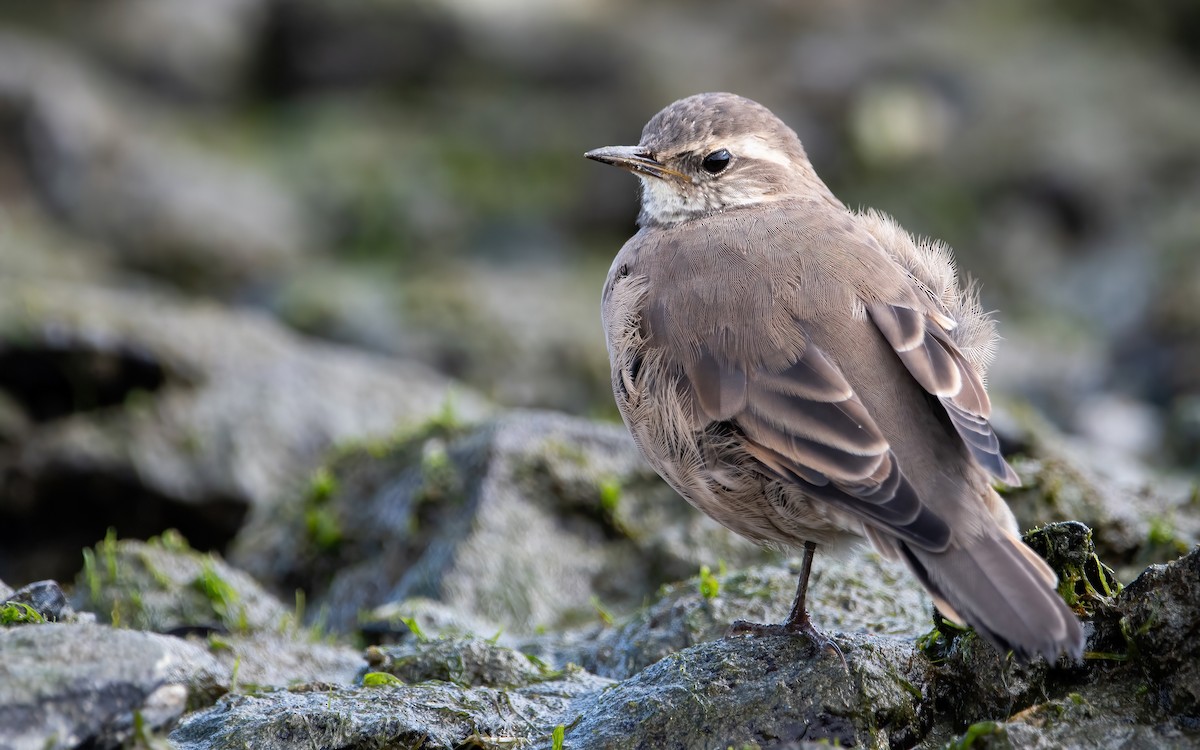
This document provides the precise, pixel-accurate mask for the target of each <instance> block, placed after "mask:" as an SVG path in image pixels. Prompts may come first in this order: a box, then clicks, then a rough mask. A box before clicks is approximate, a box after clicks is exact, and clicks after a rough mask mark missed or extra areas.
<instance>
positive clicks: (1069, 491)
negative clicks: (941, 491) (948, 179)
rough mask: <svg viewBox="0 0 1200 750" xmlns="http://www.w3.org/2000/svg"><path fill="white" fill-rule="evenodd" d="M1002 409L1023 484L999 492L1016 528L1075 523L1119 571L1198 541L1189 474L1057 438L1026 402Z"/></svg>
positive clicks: (1177, 552)
mask: <svg viewBox="0 0 1200 750" xmlns="http://www.w3.org/2000/svg"><path fill="white" fill-rule="evenodd" d="M1009 416H1010V417H1011V418H1012V420H1013V421H1012V422H1010V424H1009V425H1008V427H1007V428H1006V433H1007V434H1006V439H1008V438H1011V439H1012V441H1014V442H1015V443H1016V448H1017V453H1018V455H1017V456H1016V457H1015V458H1014V459H1013V461H1012V463H1013V466H1014V468H1015V469H1016V470H1017V473H1018V474H1019V475H1020V476H1021V479H1022V482H1023V483H1024V484H1023V485H1022V486H1021V487H1019V488H1013V489H1009V490H1006V491H1005V492H1004V497H1005V500H1007V501H1008V503H1009V506H1010V507H1011V508H1012V510H1013V513H1014V514H1015V515H1016V517H1017V519H1018V521H1019V522H1020V524H1021V525H1022V527H1024V528H1030V527H1033V526H1038V525H1041V524H1046V523H1053V522H1060V521H1071V520H1074V521H1079V522H1082V523H1084V524H1086V525H1088V526H1089V527H1091V528H1092V530H1093V537H1094V541H1095V544H1096V548H1097V550H1098V552H1099V554H1100V557H1101V558H1102V559H1104V560H1105V561H1107V562H1108V563H1109V564H1112V565H1113V566H1114V567H1116V568H1117V569H1118V570H1119V571H1120V572H1121V573H1122V574H1123V575H1126V576H1129V575H1131V574H1134V575H1135V574H1136V573H1137V572H1138V571H1140V570H1141V569H1142V568H1143V567H1145V566H1146V565H1147V564H1148V563H1153V562H1164V561H1166V560H1171V559H1174V558H1175V557H1178V556H1179V555H1181V554H1183V553H1184V552H1186V551H1187V550H1188V549H1189V548H1190V547H1191V546H1192V545H1193V544H1195V543H1196V542H1197V541H1200V516H1198V515H1197V514H1196V513H1195V511H1194V510H1193V508H1192V504H1191V503H1192V500H1191V498H1192V496H1193V483H1192V481H1191V480H1190V478H1188V477H1180V478H1178V479H1173V478H1171V477H1164V476H1156V475H1154V474H1152V473H1151V471H1150V470H1149V469H1148V468H1147V467H1146V466H1145V465H1143V464H1141V463H1139V462H1138V461H1136V460H1134V459H1132V458H1131V457H1129V456H1128V455H1124V454H1113V453H1112V452H1109V451H1104V450H1103V449H1102V448H1100V447H1098V446H1096V445H1094V444H1091V443H1085V442H1082V441H1080V440H1078V439H1070V438H1067V437H1065V436H1064V435H1062V434H1061V433H1059V432H1058V431H1057V430H1056V429H1055V428H1054V427H1052V426H1051V425H1049V424H1048V423H1047V422H1046V421H1045V420H1044V419H1042V418H1041V417H1040V416H1038V415H1037V414H1035V413H1033V412H1031V411H1029V410H1028V409H1025V410H1011V411H1010V412H1009ZM1014 428H1015V429H1014Z"/></svg>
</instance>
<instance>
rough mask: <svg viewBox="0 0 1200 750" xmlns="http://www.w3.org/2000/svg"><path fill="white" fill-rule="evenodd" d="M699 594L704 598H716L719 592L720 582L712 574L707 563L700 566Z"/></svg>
mask: <svg viewBox="0 0 1200 750" xmlns="http://www.w3.org/2000/svg"><path fill="white" fill-rule="evenodd" d="M699 587H700V596H702V597H704V598H705V599H716V598H717V595H718V594H720V593H721V582H720V581H718V580H717V577H716V576H714V575H713V574H712V571H711V570H709V567H708V566H707V565H701V566H700V582H699Z"/></svg>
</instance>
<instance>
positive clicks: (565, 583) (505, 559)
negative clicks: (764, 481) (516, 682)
mask: <svg viewBox="0 0 1200 750" xmlns="http://www.w3.org/2000/svg"><path fill="white" fill-rule="evenodd" d="M327 471H328V478H329V482H328V483H327V487H328V488H331V489H329V490H328V491H322V492H316V491H313V489H312V488H310V492H309V494H308V495H307V496H306V497H301V498H297V499H296V500H295V501H293V502H291V503H287V504H280V505H278V506H276V508H275V511H276V512H275V513H274V514H273V515H270V516H262V517H261V518H259V519H252V521H251V523H250V525H249V526H248V527H247V528H246V530H245V531H244V532H243V534H242V535H240V536H239V537H238V539H237V540H236V542H235V546H234V549H233V551H232V553H231V554H232V558H231V559H233V560H234V561H235V563H237V564H239V565H241V566H243V567H245V569H247V570H249V571H251V573H253V574H255V575H256V576H258V577H259V578H260V579H261V580H264V581H272V582H274V581H283V582H286V585H288V586H293V585H301V586H303V587H304V588H306V589H307V590H309V591H310V593H312V594H313V599H312V601H313V604H314V607H315V608H317V609H327V611H328V614H329V621H328V622H329V624H330V625H331V626H332V627H334V628H336V629H350V628H353V627H354V626H355V625H356V623H357V619H358V614H359V612H360V611H363V610H366V609H370V608H372V607H376V606H379V605H381V604H384V603H387V602H393V601H394V602H399V601H403V600H405V599H408V598H411V597H418V596H419V597H427V598H432V599H436V600H439V601H441V602H443V603H445V604H447V605H450V606H451V607H452V608H454V609H456V610H459V611H462V612H469V613H470V614H471V615H472V616H473V617H477V618H482V619H484V620H490V621H492V622H495V623H497V624H499V625H500V626H501V627H503V628H504V629H505V630H506V631H507V632H512V633H528V632H531V631H533V630H534V629H536V628H538V627H543V628H547V629H555V628H559V627H562V626H564V625H569V624H572V623H579V622H586V621H593V620H595V618H596V617H597V607H598V606H600V607H607V608H611V609H613V610H614V611H617V612H622V611H626V612H627V611H631V610H632V609H633V608H634V607H635V606H636V605H637V604H639V603H641V601H642V600H643V598H644V597H646V596H648V595H650V594H652V593H653V591H654V590H655V589H656V588H657V587H658V585H659V584H661V583H665V582H667V581H672V580H678V579H680V578H683V577H685V576H687V575H689V574H691V573H694V572H695V571H697V570H698V569H699V568H700V566H701V565H702V564H704V565H710V566H714V567H715V566H716V565H717V563H718V561H719V560H725V561H728V562H729V564H731V565H740V564H745V563H747V562H751V561H756V560H757V561H761V560H763V559H766V557H768V556H769V555H768V553H766V552H765V551H763V550H760V549H759V548H757V547H755V546H753V545H751V544H749V543H748V542H745V541H744V540H740V539H737V538H735V537H733V536H732V535H731V534H729V533H728V532H726V531H725V530H724V529H722V528H720V527H718V526H716V524H715V523H713V522H711V521H709V520H708V519H707V518H704V517H703V515H702V514H700V513H697V512H695V511H694V510H693V509H692V508H690V507H689V506H688V505H687V504H686V503H684V502H683V501H682V500H680V499H679V498H678V497H677V496H676V495H675V494H674V492H672V491H671V490H670V489H669V488H668V487H667V486H666V485H665V484H664V483H663V482H662V481H661V480H660V479H659V478H658V477H657V476H655V475H654V474H653V473H652V472H651V471H650V470H649V468H648V467H646V466H645V464H643V463H642V461H641V459H640V458H639V457H638V454H637V452H636V449H635V448H634V446H633V443H632V441H631V440H630V438H629V436H628V434H627V433H626V431H625V430H624V428H623V427H619V426H616V425H602V424H597V423H593V422H589V421H586V420H581V419H575V418H570V417H566V416H562V415H556V414H549V413H538V412H530V413H526V412H511V413H508V414H506V415H504V416H503V417H500V418H499V419H497V420H495V421H493V422H490V423H488V424H486V425H484V426H482V427H480V428H478V429H476V430H466V429H464V428H462V427H454V426H449V427H448V426H446V425H444V424H440V423H437V422H432V423H430V426H429V427H428V428H427V429H425V430H421V431H418V432H416V433H415V434H413V435H410V436H409V437H407V438H404V439H400V440H397V441H395V442H393V443H391V444H390V445H383V446H380V447H378V448H376V449H374V450H359V451H350V452H346V453H344V454H343V455H342V456H340V457H339V458H337V459H335V460H333V461H332V463H331V464H330V465H329V467H328V469H327ZM485 635H490V634H485Z"/></svg>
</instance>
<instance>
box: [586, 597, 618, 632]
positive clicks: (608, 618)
mask: <svg viewBox="0 0 1200 750" xmlns="http://www.w3.org/2000/svg"><path fill="white" fill-rule="evenodd" d="M592 609H594V610H596V614H597V615H598V616H599V617H600V622H603V623H604V624H605V625H612V624H613V623H614V622H616V620H615V619H614V618H613V616H612V612H609V611H608V609H607V608H606V607H605V606H604V605H603V604H602V603H601V602H600V597H598V596H593V597H592Z"/></svg>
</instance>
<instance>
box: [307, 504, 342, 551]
mask: <svg viewBox="0 0 1200 750" xmlns="http://www.w3.org/2000/svg"><path fill="white" fill-rule="evenodd" d="M304 529H305V531H306V532H307V533H308V538H309V540H310V541H312V543H313V544H315V545H316V546H317V548H318V549H321V550H325V551H329V550H334V549H337V548H338V547H339V546H340V545H341V543H342V540H343V539H344V538H345V532H344V531H343V530H342V525H341V520H340V519H339V517H338V513H337V511H336V510H335V509H334V508H331V507H328V506H324V505H321V506H317V507H310V508H305V509H304Z"/></svg>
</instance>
